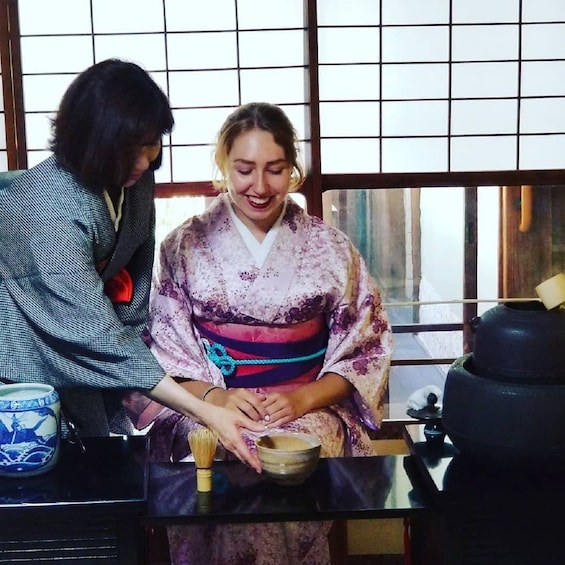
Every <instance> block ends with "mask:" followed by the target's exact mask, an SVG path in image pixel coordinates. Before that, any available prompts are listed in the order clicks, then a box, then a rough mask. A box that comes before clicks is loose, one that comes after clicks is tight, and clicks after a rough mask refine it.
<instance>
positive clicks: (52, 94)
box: [23, 74, 76, 113]
mask: <svg viewBox="0 0 565 565" xmlns="http://www.w3.org/2000/svg"><path fill="white" fill-rule="evenodd" d="M75 77H76V75H75V74H59V75H27V76H24V77H23V91H24V105H25V109H26V111H27V112H29V113H35V112H54V111H55V110H57V108H58V107H59V102H60V101H61V98H62V96H63V94H64V93H65V90H67V87H68V86H69V84H71V82H72V81H73V79H74V78H75Z"/></svg>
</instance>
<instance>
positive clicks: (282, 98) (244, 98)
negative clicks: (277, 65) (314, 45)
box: [239, 68, 306, 104]
mask: <svg viewBox="0 0 565 565" xmlns="http://www.w3.org/2000/svg"><path fill="white" fill-rule="evenodd" d="M239 76H240V80H241V102H242V103H244V104H245V103H246V102H254V101H257V100H266V101H268V102H272V103H274V104H288V103H294V102H304V94H305V92H306V77H305V74H304V69H302V68H297V69H282V68H281V69H252V70H242V71H241V72H240V75H239Z"/></svg>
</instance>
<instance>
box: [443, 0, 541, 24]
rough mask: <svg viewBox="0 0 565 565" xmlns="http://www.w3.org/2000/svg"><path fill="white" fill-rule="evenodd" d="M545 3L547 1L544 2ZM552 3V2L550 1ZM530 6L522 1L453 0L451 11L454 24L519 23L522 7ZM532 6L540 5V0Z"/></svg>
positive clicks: (535, 1)
mask: <svg viewBox="0 0 565 565" xmlns="http://www.w3.org/2000/svg"><path fill="white" fill-rule="evenodd" d="M542 1H543V2H545V1H546V0H542ZM549 1H550V2H551V1H552V0H549ZM521 4H524V5H525V6H527V5H528V2H521V0H496V2H492V1H491V0H473V2H468V0H452V1H451V6H452V7H451V10H452V14H453V22H454V23H490V22H500V23H503V22H517V21H518V19H519V17H520V5H521ZM530 4H532V5H533V4H535V5H536V11H537V6H538V5H539V0H534V1H533V2H531V3H530Z"/></svg>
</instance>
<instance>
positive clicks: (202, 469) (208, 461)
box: [188, 428, 218, 492]
mask: <svg viewBox="0 0 565 565" xmlns="http://www.w3.org/2000/svg"><path fill="white" fill-rule="evenodd" d="M217 444H218V436H217V434H216V433H215V432H213V431H212V430H210V429H208V428H198V429H196V430H192V431H190V432H188V445H189V446H190V449H191V451H192V454H193V455H194V463H195V464H196V490H197V491H198V492H210V491H211V490H212V463H213V461H214V454H215V453H216V446H217Z"/></svg>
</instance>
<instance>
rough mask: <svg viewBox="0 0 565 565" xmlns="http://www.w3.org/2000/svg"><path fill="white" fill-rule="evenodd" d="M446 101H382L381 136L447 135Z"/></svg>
mask: <svg viewBox="0 0 565 565" xmlns="http://www.w3.org/2000/svg"><path fill="white" fill-rule="evenodd" d="M448 112H449V106H448V103H447V101H432V100H427V101H403V102H383V104H382V121H383V136H384V135H386V136H389V135H400V136H417V135H447V128H448V123H449V120H448Z"/></svg>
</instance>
